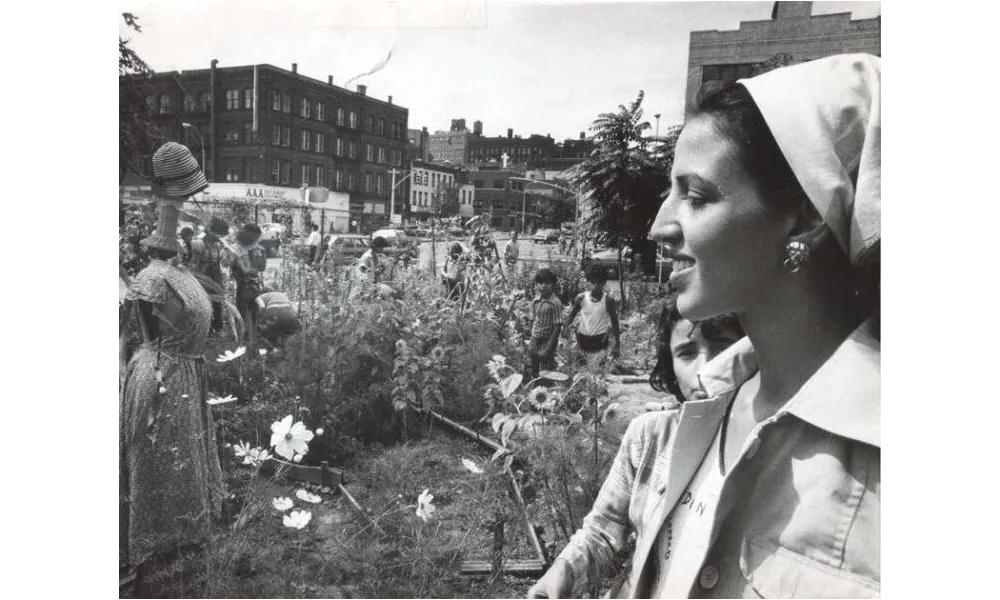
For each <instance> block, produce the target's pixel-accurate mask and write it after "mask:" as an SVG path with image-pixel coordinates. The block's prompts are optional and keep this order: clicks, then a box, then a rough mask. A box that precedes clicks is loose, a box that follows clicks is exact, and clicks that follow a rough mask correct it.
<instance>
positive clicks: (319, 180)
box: [316, 165, 326, 187]
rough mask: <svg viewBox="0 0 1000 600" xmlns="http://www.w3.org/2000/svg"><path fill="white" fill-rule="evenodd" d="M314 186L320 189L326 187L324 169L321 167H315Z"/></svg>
mask: <svg viewBox="0 0 1000 600" xmlns="http://www.w3.org/2000/svg"><path fill="white" fill-rule="evenodd" d="M316 185H318V186H320V187H325V186H326V169H324V168H323V167H322V165H316Z"/></svg>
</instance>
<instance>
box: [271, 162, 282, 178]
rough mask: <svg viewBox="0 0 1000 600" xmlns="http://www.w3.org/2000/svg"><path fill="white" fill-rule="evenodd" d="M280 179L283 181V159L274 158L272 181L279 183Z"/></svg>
mask: <svg viewBox="0 0 1000 600" xmlns="http://www.w3.org/2000/svg"><path fill="white" fill-rule="evenodd" d="M280 181H281V161H277V160H272V161H271V183H279V182H280Z"/></svg>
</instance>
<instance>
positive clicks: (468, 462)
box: [462, 458, 483, 475]
mask: <svg viewBox="0 0 1000 600" xmlns="http://www.w3.org/2000/svg"><path fill="white" fill-rule="evenodd" d="M462 466H463V467H465V468H466V469H468V470H470V471H472V472H473V473H475V474H476V475H482V474H483V470H482V469H480V468H479V465H477V464H476V463H474V462H472V461H471V460H469V459H467V458H463V459H462Z"/></svg>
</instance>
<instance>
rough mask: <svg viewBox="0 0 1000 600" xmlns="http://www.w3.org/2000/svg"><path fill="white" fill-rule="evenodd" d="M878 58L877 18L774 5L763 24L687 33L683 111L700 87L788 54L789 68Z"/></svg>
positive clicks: (746, 73) (688, 109)
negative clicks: (834, 58)
mask: <svg viewBox="0 0 1000 600" xmlns="http://www.w3.org/2000/svg"><path fill="white" fill-rule="evenodd" d="M854 52H865V53H869V54H875V55H879V56H881V54H882V18H881V17H875V18H873V19H858V20H851V14H850V13H837V14H830V15H816V16H813V15H812V2H775V3H774V9H773V10H772V12H771V19H770V20H768V21H743V22H741V23H740V27H739V29H737V30H735V31H718V30H712V31H692V32H691V38H690V44H689V47H688V73H687V92H686V96H685V112H687V113H690V112H691V110H692V109H693V106H694V100H695V98H696V97H697V94H698V91H699V90H700V89H701V86H702V85H703V84H704V83H706V82H708V81H713V80H721V81H735V80H736V79H739V78H742V77H748V76H750V74H751V70H752V68H753V66H754V65H756V64H757V63H761V62H764V61H766V60H768V59H770V58H772V57H774V56H775V55H778V54H788V55H790V56H791V57H792V62H793V63H799V62H806V61H810V60H815V59H817V58H823V57H825V56H831V55H834V54H843V53H854Z"/></svg>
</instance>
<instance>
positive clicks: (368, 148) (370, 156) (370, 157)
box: [365, 144, 375, 162]
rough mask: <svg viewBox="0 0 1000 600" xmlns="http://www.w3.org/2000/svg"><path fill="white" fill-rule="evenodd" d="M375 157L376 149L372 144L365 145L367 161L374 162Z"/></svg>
mask: <svg viewBox="0 0 1000 600" xmlns="http://www.w3.org/2000/svg"><path fill="white" fill-rule="evenodd" d="M374 156H375V149H374V148H372V145H371V144H365V160H367V161H368V162H372V160H373V158H374Z"/></svg>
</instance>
